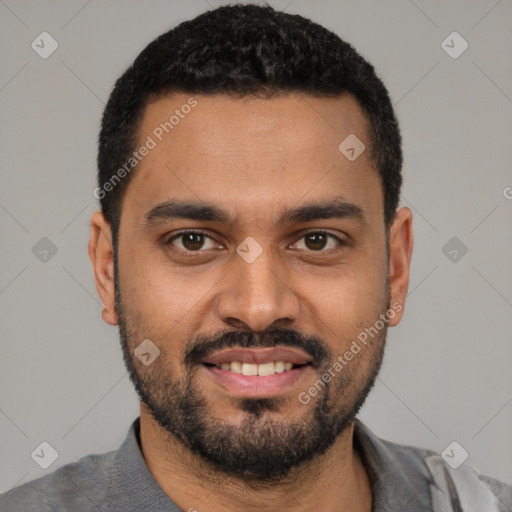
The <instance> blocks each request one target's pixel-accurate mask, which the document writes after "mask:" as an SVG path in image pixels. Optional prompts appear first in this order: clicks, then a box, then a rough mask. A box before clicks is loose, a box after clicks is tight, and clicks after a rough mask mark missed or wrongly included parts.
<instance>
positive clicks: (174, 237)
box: [165, 229, 346, 257]
mask: <svg viewBox="0 0 512 512" xmlns="http://www.w3.org/2000/svg"><path fill="white" fill-rule="evenodd" d="M188 234H197V235H203V236H204V237H206V238H209V239H210V240H213V238H212V237H211V236H210V235H209V234H208V233H205V232H204V231H200V230H196V229H187V230H184V231H179V232H178V233H175V234H174V235H172V236H171V237H170V238H168V239H167V241H166V242H165V245H173V244H172V242H174V240H177V239H179V238H180V237H182V236H184V235H188ZM313 234H315V235H327V236H328V237H329V238H331V239H334V240H335V241H336V242H338V244H339V245H340V246H343V245H346V242H345V241H344V240H342V239H340V238H339V237H337V236H336V235H333V234H332V233H329V232H328V231H308V232H307V233H303V234H302V235H301V236H300V237H299V238H298V240H301V239H302V238H304V237H306V236H308V235H313ZM298 240H297V241H298ZM295 243H297V242H295ZM176 249H177V250H178V251H181V252H182V253H183V254H186V255H187V256H191V257H193V256H196V255H197V254H199V253H201V252H205V249H199V250H197V251H190V250H187V249H181V248H180V247H177V248H176ZM333 250H336V249H332V248H331V249H327V250H325V249H320V250H318V251H314V250H309V251H308V252H311V253H312V254H322V253H327V254H328V253H330V252H332V251H333Z"/></svg>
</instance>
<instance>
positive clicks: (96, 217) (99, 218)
mask: <svg viewBox="0 0 512 512" xmlns="http://www.w3.org/2000/svg"><path fill="white" fill-rule="evenodd" d="M89 258H90V259H91V263H92V267H93V270H94V280H95V281H96V289H97V290H98V294H99V296H100V298H101V301H102V302H103V306H104V309H103V311H102V313H101V316H102V318H103V320H104V321H105V322H106V323H107V324H110V325H117V321H118V319H117V314H116V311H115V286H114V250H113V246H112V232H111V230H110V224H109V223H108V222H107V221H106V220H105V217H104V216H103V214H102V213H101V211H96V212H94V213H93V214H92V217H91V236H90V238H89Z"/></svg>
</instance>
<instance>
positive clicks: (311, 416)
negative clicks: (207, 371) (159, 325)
mask: <svg viewBox="0 0 512 512" xmlns="http://www.w3.org/2000/svg"><path fill="white" fill-rule="evenodd" d="M115 274H116V272H115ZM388 302H389V300H388ZM385 311H386V309H383V310H382V311H379V313H384V312H385ZM116 312H117V315H118V321H119V332H120V338H121V345H122V351H123V358H124V361H125V365H126V368H127V370H128V373H129V375H130V379H131V381H132V382H133V384H134V387H135V390H136V392H137V394H138V396H139V399H140V400H141V401H142V403H143V404H144V405H145V406H146V407H147V409H148V411H149V412H150V413H151V415H152V416H153V417H154V419H155V421H156V422H157V424H158V425H160V427H161V428H162V429H163V430H164V432H166V433H168V434H169V435H171V436H173V437H174V438H175V439H177V440H178V441H179V442H180V443H182V444H183V445H184V446H185V447H186V448H187V449H188V450H190V451H191V452H192V453H194V454H195V455H198V456H199V457H201V459H202V460H203V461H205V462H207V463H208V464H209V465H210V467H211V468H212V469H215V470H220V471H222V472H223V473H225V474H226V475H229V476H232V477H236V478H238V479H241V480H244V481H245V482H250V483H253V484H255V483H257V482H259V483H276V482H278V481H282V480H283V479H284V478H285V477H287V476H288V475H289V473H290V471H291V470H292V469H294V468H298V467H299V466H301V465H303V464H304V463H306V462H308V461H311V460H313V459H314V458H316V457H318V456H320V455H322V454H324V453H325V452H326V451H327V450H328V449H329V448H330V447H331V446H332V445H333V444H334V442H335V441H336V439H337V437H338V436H339V435H340V434H341V433H343V432H344V431H345V430H346V429H347V428H348V427H350V425H351V424H352V422H353V421H354V419H355V417H356V415H357V413H358V412H359V410H360V408H361V407H362V405H363V403H364V402H365V400H366V397H367V396H368V394H369V393H370V391H371V389H372V387H373V385H374V383H375V380H376V378H377V375H378V373H379V370H380V367H381V364H382V359H383V356H384V346H385V341H386V333H387V325H386V326H385V327H384V328H383V329H381V330H380V331H379V332H378V334H377V335H375V337H374V338H372V341H371V342H370V343H368V345H367V346H366V347H365V348H364V349H363V350H362V351H363V352H367V354H366V357H365V356H363V357H360V356H357V357H360V360H358V359H357V357H355V358H354V360H353V361H351V362H350V363H349V364H347V366H345V367H343V369H342V370H341V371H339V372H337V373H336V375H335V377H333V378H332V379H330V380H329V382H327V383H326V382H322V386H321V387H320V389H319V390H318V393H317V394H316V396H315V399H314V400H313V399H312V400H311V401H310V402H308V404H307V405H305V404H304V403H303V402H302V403H301V402H299V400H298V398H297V397H295V395H294V396H293V399H292V398H285V397H272V398H239V399H236V400H235V399H233V400H235V405H236V407H237V410H238V411H241V412H242V413H243V415H242V420H241V421H239V422H238V423H237V424H236V425H234V424H232V423H230V422H229V421H226V419H222V418H218V417H215V416H214V415H213V414H212V408H211V406H210V405H209V403H208V400H207V399H206V397H205V396H204V395H203V394H202V393H201V389H200V388H199V386H198V384H197V383H196V381H195V378H194V377H195V371H194V369H195V368H197V365H198V364H201V362H202V361H204V357H205V356H206V355H208V354H210V353H211V352H213V351H216V350H220V349H223V348H228V347H235V346H236V347H243V348H248V347H273V346H276V344H278V345H280V346H288V347H294V348H299V349H301V350H303V351H304V352H306V354H308V355H309V356H310V357H311V358H312V361H313V364H314V366H313V368H315V369H316V371H317V373H318V379H319V380H320V379H321V377H322V375H324V374H325V373H327V372H328V371H329V369H330V370H331V372H332V365H333V363H334V362H335V361H336V355H334V354H333V353H332V351H331V350H330V348H329V346H328V345H327V344H326V343H325V342H324V341H323V340H322V339H320V338H318V337H315V336H306V335H304V334H301V333H299V332H297V331H294V330H291V329H284V328H276V329H271V330H266V331H260V332H258V333H253V332H248V331H223V332H220V333H216V334H215V335H202V336H199V337H197V338H195V339H193V340H190V341H189V342H188V344H187V345H186V348H185V351H184V356H183V360H182V361H176V363H178V364H179V363H182V364H183V365H184V367H185V369H186V370H187V371H186V377H184V378H178V377H176V375H177V374H178V372H177V371H176V369H175V368H176V367H175V362H173V361H169V359H168V358H167V357H166V346H165V343H159V344H158V346H159V348H160V350H161V356H162V357H158V358H157V359H156V360H155V361H154V362H153V363H152V364H151V365H150V366H148V367H146V366H143V365H142V364H138V363H136V362H135V357H134V355H133V351H134V349H135V348H136V346H137V345H138V343H140V341H141V340H142V339H143V337H141V336H140V333H141V332H147V331H146V330H144V328H143V325H144V324H143V322H142V320H141V318H140V316H139V315H137V314H136V313H135V314H131V313H130V314H127V315H126V316H125V308H124V305H123V303H122V300H121V293H120V289H119V283H116ZM376 318H378V314H377V315H376ZM132 324H133V325H132ZM276 340H279V341H278V343H276ZM347 341H349V340H347ZM349 345H350V341H349V343H348V344H347V345H344V346H347V347H348V346H349ZM164 361H165V362H164ZM302 391H306V390H302ZM290 405H292V406H293V411H294V413H295V412H296V411H298V412H299V413H300V414H297V415H295V418H294V419H289V418H286V417H285V416H284V415H279V411H280V409H281V408H282V407H285V406H286V407H287V408H290ZM239 415H240V413H238V414H237V416H239ZM227 420H229V418H227Z"/></svg>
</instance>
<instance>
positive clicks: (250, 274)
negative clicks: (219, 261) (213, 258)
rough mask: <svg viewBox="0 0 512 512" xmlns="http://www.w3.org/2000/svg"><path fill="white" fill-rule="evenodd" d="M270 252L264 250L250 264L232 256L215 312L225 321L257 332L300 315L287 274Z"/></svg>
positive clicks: (299, 304) (280, 325)
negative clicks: (233, 259)
mask: <svg viewBox="0 0 512 512" xmlns="http://www.w3.org/2000/svg"><path fill="white" fill-rule="evenodd" d="M269 252H270V251H269V250H268V249H266V250H264V251H263V253H262V254H261V255H260V256H259V257H258V258H257V259H256V260H255V261H253V262H252V263H247V262H246V261H244V260H243V259H242V258H240V257H238V256H235V258H237V259H236V260H235V262H234V267H233V269H232V271H231V272H229V273H228V274H227V275H226V277H225V279H224V280H223V288H222V290H221V291H220V292H219V294H218V296H217V298H216V309H217V314H218V316H219V318H220V319H221V320H222V321H223V322H224V323H226V324H228V325H230V326H233V327H236V328H239V329H245V330H248V329H251V330H252V331H254V332H259V331H263V330H265V329H268V328H270V327H286V326H289V325H291V324H293V323H294V321H296V320H297V319H298V318H299V317H300V311H301V303H300V300H299V297H298V296H297V295H296V293H295V292H294V290H293V285H292V283H291V282H290V279H289V273H287V272H286V271H284V270H283V269H282V266H278V265H276V263H275V261H272V258H271V257H270V254H269ZM267 255H268V256H267ZM287 276H288V278H287Z"/></svg>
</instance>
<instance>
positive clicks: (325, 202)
mask: <svg viewBox="0 0 512 512" xmlns="http://www.w3.org/2000/svg"><path fill="white" fill-rule="evenodd" d="M194 102H195V104H194V105H193V107H191V108H184V107H183V105H192V104H193V103H194ZM177 109H178V110H179V115H178V116H175V117H176V119H178V117H179V120H178V121H177V122H176V119H174V120H173V121H172V128H169V125H167V126H166V127H167V131H168V132H169V133H166V130H164V129H163V128H162V124H161V123H165V122H166V121H169V119H170V117H171V116H172V115H173V114H174V113H175V111H176V110H177ZM350 134H355V135H356V136H357V138H358V139H360V141H362V142H363V143H364V145H365V146H366V149H365V150H364V151H363V152H362V153H361V154H360V155H359V156H358V157H357V158H356V159H355V160H354V159H353V158H352V159H348V158H347V157H346V156H345V154H343V153H342V152H341V151H340V150H339V149H338V146H339V145H340V143H341V142H342V141H343V140H344V139H345V138H346V137H347V136H349V135H350ZM148 137H149V138H148ZM138 139H139V144H138V145H137V148H139V147H140V146H142V145H144V144H146V145H147V146H148V147H149V146H152V147H151V148H150V150H149V151H148V152H147V154H146V155H145V156H144V157H143V158H142V159H141V161H140V163H139V164H138V165H137V168H136V171H133V172H134V175H133V176H132V179H131V182H130V184H129V185H128V187H127V189H126V193H125V196H124V199H123V203H122V214H121V222H120V230H119V239H118V253H117V265H116V268H115V272H114V271H113V268H112V267H113V258H112V254H111V249H110V252H109V247H110V246H109V244H107V243H105V242H102V241H101V240H102V239H105V240H108V241H109V242H110V241H111V238H110V237H111V234H110V231H109V229H108V225H107V224H106V223H105V222H104V220H102V218H101V214H99V213H97V214H95V215H96V217H93V235H92V236H91V244H90V254H91V258H92V259H93V263H94V266H95V273H96V281H97V285H98V290H99V292H100V295H101V296H102V299H103V303H104V304H105V308H106V310H105V313H104V319H105V320H106V321H108V322H109V323H111V324H116V323H118V324H119V328H120V335H121V341H122V347H123V353H124V358H125V362H126V365H127V367H128V370H129V372H130V376H131V379H132V381H133V382H134V384H135V387H136V390H137V392H138V394H139V397H140V398H141V401H142V403H143V407H144V408H145V409H146V410H147V411H148V412H149V413H150V414H151V415H152V417H153V419H154V421H156V422H157V423H158V424H159V425H160V426H161V427H163V428H164V429H165V431H166V432H168V433H169V434H170V435H171V436H174V438H176V439H178V440H179V441H180V442H182V443H183V444H184V445H185V446H186V447H187V448H189V449H190V450H191V451H192V452H194V453H195V454H198V455H200V456H201V457H203V459H205V460H206V461H208V462H210V463H211V464H213V466H214V467H216V468H217V469H220V470H222V471H225V472H227V473H230V474H233V475H237V476H238V477H240V478H242V477H244V478H251V479H259V480H272V479H278V478H282V477H283V476H285V475H286V474H287V473H288V472H289V471H290V469H291V468H294V467H297V466H299V465H300V464H302V463H304V462H305V461H307V460H310V459H312V458H313V457H314V456H315V455H318V454H321V453H323V452H325V451H326V450H327V449H328V448H329V447H330V446H331V445H332V444H333V442H334V441H335V439H336V438H337V436H338V435H339V434H340V433H341V432H342V431H344V430H345V429H346V428H347V427H348V426H350V424H351V422H352V421H353V419H354V417H355V414H356V413H357V411H358V410H359V408H360V407H361V405H362V403H363V402H364V399H365V398H366V395H367V394H368V392H369V390H370V389H371V387H372V385H373V383H374V380H375V378H376V375H377V373H378V370H379V367H380V364H381V361H382V356H383V351H384V345H385V338H386V331H387V327H388V326H389V325H395V324H396V323H398V322H399V320H400V317H401V311H402V305H403V302H404V298H405V292H406V289H407V282H408V268H409V260H410V254H411V248H412V236H411V226H410V224H411V222H410V211H408V210H406V209H402V210H399V212H398V214H397V217H396V219H395V222H394V224H393V226H392V227H391V230H390V232H389V257H388V247H387V238H386V229H385V224H384V212H383V208H384V202H383V191H382V184H381V181H380V178H379V175H378V174H377V172H376V170H375V168H374V166H373V164H372V162H371V161H370V159H369V153H370V139H369V125H368V122H367V120H366V118H365V116H364V115H363V113H362V111H361V109H360V107H359V106H358V104H357V102H356V101H355V100H354V99H352V98H351V97H350V96H345V97H342V98H337V99H329V98H312V97H308V96H303V95H286V96H283V97H279V98H273V99H255V98H245V99H236V100H235V99H231V98H229V97H227V96H221V95H215V96H209V97H208V96H201V95H195V96H194V99H193V101H192V100H191V99H190V97H189V96H187V95H183V94H173V95H170V96H168V97H165V98H161V99H158V100H156V101H154V102H152V103H150V104H149V105H148V107H147V108H146V110H145V114H144V116H143V119H142V121H141V124H140V129H139V133H138ZM150 139H151V141H152V142H148V141H149V140H150ZM349 154H350V153H349ZM351 156H352V155H351ZM114 273H115V279H114V283H112V281H113V276H114ZM148 339H149V340H151V342H150V345H149V346H150V347H152V348H150V350H149V353H150V354H151V353H152V352H151V350H154V349H155V347H158V349H159V351H160V352H159V355H158V356H157V357H156V358H155V359H154V360H152V359H153V358H152V356H151V355H150V356H147V355H146V358H147V359H148V358H149V360H152V362H151V363H150V364H147V365H146V364H144V363H143V362H141V360H139V358H137V357H136V355H135V354H137V353H138V352H137V350H136V349H137V347H138V346H139V345H140V344H141V343H142V342H143V340H148ZM145 343H146V344H147V343H148V342H145ZM142 346H143V347H145V352H148V351H147V345H142ZM146 362H148V361H146Z"/></svg>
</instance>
